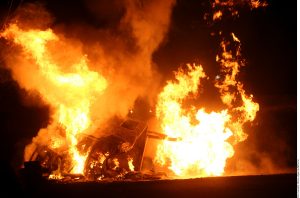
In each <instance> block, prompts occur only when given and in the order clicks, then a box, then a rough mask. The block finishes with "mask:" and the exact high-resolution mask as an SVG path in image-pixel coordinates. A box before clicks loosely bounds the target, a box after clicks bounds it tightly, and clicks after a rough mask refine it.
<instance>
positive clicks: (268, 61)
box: [0, 0, 297, 183]
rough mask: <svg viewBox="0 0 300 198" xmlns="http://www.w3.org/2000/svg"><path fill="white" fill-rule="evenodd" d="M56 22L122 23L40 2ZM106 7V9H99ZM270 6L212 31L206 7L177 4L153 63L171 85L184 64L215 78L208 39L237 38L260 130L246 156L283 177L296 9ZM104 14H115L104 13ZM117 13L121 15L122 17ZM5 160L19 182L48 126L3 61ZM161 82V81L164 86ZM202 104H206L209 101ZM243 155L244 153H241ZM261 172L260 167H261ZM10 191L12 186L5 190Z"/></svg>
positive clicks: (288, 148)
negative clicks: (26, 151) (27, 147)
mask: <svg viewBox="0 0 300 198" xmlns="http://www.w3.org/2000/svg"><path fill="white" fill-rule="evenodd" d="M27 2H36V1H27V0H23V1H20V0H19V1H18V0H15V1H13V0H2V1H1V2H0V19H1V20H0V22H1V25H2V24H4V23H5V21H7V19H8V17H9V16H11V15H12V14H13V12H14V10H16V9H17V8H18V7H19V6H22V5H23V4H25V3H27ZM39 2H42V3H44V4H45V6H46V8H47V9H48V10H49V11H50V13H52V14H53V16H55V23H57V24H61V23H62V24H70V25H72V24H78V23H83V24H89V25H91V26H94V27H96V28H102V27H103V28H105V27H107V26H110V25H111V24H114V23H116V21H118V20H119V18H120V17H121V15H118V14H117V15H111V14H110V12H103V13H104V14H103V16H102V17H99V16H98V15H97V16H96V15H94V14H93V13H92V12H91V11H90V8H88V6H87V3H86V1H83V0H82V1H59V0H49V1H45V0H44V1H39ZM100 2H104V1H100ZM268 3H269V6H268V7H266V8H261V9H257V10H252V11H250V9H247V8H241V10H240V17H239V18H225V19H224V20H223V21H222V22H218V23H215V24H207V21H204V20H203V15H204V13H205V12H206V11H209V7H208V3H207V2H206V1H199V0H189V1H184V0H178V1H177V4H176V6H175V7H174V10H173V15H172V21H171V25H170V31H169V33H168V35H167V38H166V40H165V41H164V42H163V44H162V45H161V47H160V48H159V49H158V50H157V51H156V52H155V53H154V55H153V60H154V62H155V63H156V64H157V70H158V71H159V72H160V73H161V74H162V76H163V80H166V79H169V78H171V76H172V75H173V73H172V71H174V70H176V68H177V67H178V66H179V65H184V64H185V63H193V62H196V63H201V64H202V65H203V67H204V70H205V71H206V73H208V74H209V75H211V76H215V75H217V74H218V69H219V68H218V65H217V64H216V62H215V55H216V53H217V52H218V50H219V47H218V45H219V41H220V40H219V38H218V37H213V36H210V33H211V32H216V31H218V30H223V32H224V34H225V35H226V33H227V34H228V33H230V32H234V33H235V34H236V35H237V36H238V37H239V38H240V40H241V42H242V53H243V57H244V58H245V59H246V61H247V66H246V67H244V68H242V71H241V76H240V79H241V81H242V82H244V83H245V89H246V91H247V92H248V93H252V94H253V95H254V96H255V97H254V100H255V101H257V102H258V103H259V104H260V111H259V113H258V115H257V119H256V121H255V125H254V126H253V127H251V129H249V131H248V132H249V138H248V140H247V141H246V142H245V143H243V146H242V147H244V148H246V149H247V148H255V150H256V152H249V158H251V159H252V161H253V163H257V164H258V166H260V160H261V159H260V158H259V156H258V155H257V153H264V154H265V155H266V156H268V158H270V159H271V161H272V162H273V163H274V164H275V166H276V167H277V168H278V169H289V168H294V169H295V168H296V147H297V139H296V138H297V123H296V117H297V108H296V107H297V106H296V105H297V102H296V100H297V91H296V89H297V87H296V86H297V85H296V83H297V82H296V81H297V76H296V75H297V74H296V73H297V62H296V61H297V56H296V52H297V44H296V40H297V37H296V34H297V30H296V28H297V25H296V13H297V12H296V1H278V0H277V1H276V0H273V1H268ZM100 5H102V6H103V11H105V10H106V9H108V10H110V9H113V7H110V6H108V7H105V3H100ZM118 13H120V12H118ZM0 65H1V67H0V133H1V144H0V150H1V153H0V158H1V166H4V168H1V171H3V175H4V176H7V177H8V178H11V179H10V180H8V181H11V182H13V181H15V180H13V179H12V178H13V177H14V171H13V170H14V168H16V167H14V166H15V164H16V163H15V160H16V159H17V158H18V156H17V155H18V153H19V152H17V151H18V150H22V149H23V146H24V144H25V143H26V142H28V141H30V139H31V138H32V137H33V136H35V135H36V134H37V132H38V130H39V129H40V128H41V127H43V126H46V125H47V122H48V119H49V116H48V113H49V109H48V107H47V106H44V105H41V104H39V105H37V106H35V105H32V104H31V105H28V104H26V103H25V102H24V101H23V100H22V98H24V96H26V91H25V90H21V89H20V87H19V86H18V84H17V83H16V82H15V81H13V80H12V78H11V76H10V72H9V71H7V70H6V69H4V67H3V66H5V63H4V62H3V60H2V59H0ZM162 82H164V81H162ZM204 102H205V101H204ZM237 155H239V153H237ZM262 168H263V167H262ZM8 183H10V182H8Z"/></svg>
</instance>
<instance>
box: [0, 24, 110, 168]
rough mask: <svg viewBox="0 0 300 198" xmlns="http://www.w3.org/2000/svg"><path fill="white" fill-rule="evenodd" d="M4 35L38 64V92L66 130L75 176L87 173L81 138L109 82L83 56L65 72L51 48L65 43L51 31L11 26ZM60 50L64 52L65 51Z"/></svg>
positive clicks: (26, 56)
mask: <svg viewBox="0 0 300 198" xmlns="http://www.w3.org/2000/svg"><path fill="white" fill-rule="evenodd" d="M0 36H1V37H4V38H5V39H7V40H12V41H13V42H14V43H15V44H17V45H19V46H21V47H22V50H23V53H24V55H25V56H24V58H25V59H28V60H30V61H33V64H36V66H37V70H38V74H39V75H40V76H41V78H42V79H43V80H42V81H41V82H39V83H38V84H36V85H34V86H35V87H34V89H35V90H37V91H38V92H39V93H40V94H41V96H42V97H43V99H44V100H45V101H46V102H48V103H49V104H50V105H51V106H52V107H54V108H55V111H54V115H53V124H58V125H59V126H61V127H62V128H63V129H64V130H65V138H66V143H67V147H68V151H69V154H70V156H71V158H72V166H73V168H72V170H71V173H83V169H84V163H85V159H86V157H87V154H81V153H80V152H79V151H78V150H77V147H76V146H77V135H78V134H80V133H82V132H83V131H85V130H86V129H88V128H89V126H90V124H91V119H90V108H91V105H92V103H93V99H94V97H95V95H97V94H101V92H102V91H103V90H104V89H105V88H106V86H107V82H106V80H105V79H104V78H103V77H102V76H100V75H99V73H97V72H94V71H91V70H89V67H88V59H87V57H86V56H84V55H82V57H79V59H80V60H79V62H77V63H75V64H73V65H69V66H68V68H67V70H68V72H65V70H64V69H65V68H62V67H63V66H62V65H60V63H57V62H56V61H54V60H53V58H52V51H50V50H49V48H48V45H49V44H53V43H54V44H56V43H59V42H62V41H60V37H58V36H57V35H56V34H55V33H54V32H53V31H52V30H51V29H47V30H38V29H31V30H22V29H20V28H19V27H18V25H16V24H10V25H9V26H8V27H7V28H6V29H5V30H4V31H3V32H2V33H1V35H0ZM57 50H62V52H63V50H64V49H57ZM33 78H34V77H33ZM49 138H51V137H49ZM56 141H57V142H56ZM52 142H53V143H52V146H53V147H54V148H57V147H59V146H61V145H62V144H61V142H60V140H58V139H57V138H56V139H55V138H53V141H52ZM50 146H51V145H50Z"/></svg>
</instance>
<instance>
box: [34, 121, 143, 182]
mask: <svg viewBox="0 0 300 198" xmlns="http://www.w3.org/2000/svg"><path fill="white" fill-rule="evenodd" d="M110 131H111V132H109V133H108V134H109V135H107V136H105V137H101V138H96V137H94V136H91V135H84V134H82V135H81V137H80V138H78V140H79V141H78V144H77V149H78V152H79V153H80V154H81V155H84V156H87V157H86V160H85V164H84V167H83V169H84V172H83V174H74V173H72V170H73V169H74V164H72V163H70V162H72V160H70V159H69V157H70V156H69V155H68V150H64V151H60V152H56V151H55V150H53V149H51V147H47V146H43V145H37V147H36V149H35V150H34V152H33V153H32V155H31V156H30V158H29V161H36V162H38V163H39V164H40V165H41V168H42V170H43V175H44V176H45V177H47V178H49V179H64V178H85V179H86V180H102V179H105V178H118V177H124V176H125V175H126V174H127V173H128V172H130V171H131V172H134V171H139V170H140V169H141V165H142V164H141V162H142V157H143V151H144V146H145V141H146V133H147V125H146V124H145V123H142V122H139V121H136V120H132V119H128V120H126V121H124V122H123V123H122V124H121V125H120V126H118V127H114V128H111V129H110Z"/></svg>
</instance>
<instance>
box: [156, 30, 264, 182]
mask: <svg viewBox="0 0 300 198" xmlns="http://www.w3.org/2000/svg"><path fill="white" fill-rule="evenodd" d="M232 39H233V41H234V42H235V43H236V44H237V45H236V52H235V53H234V54H233V53H232V51H230V50H227V47H228V44H229V43H228V42H225V41H223V42H221V49H222V53H221V54H220V55H218V56H217V58H216V60H217V62H219V63H220V65H221V72H222V74H223V75H224V80H222V81H221V82H220V81H218V82H216V84H215V86H216V87H217V88H218V89H219V92H220V94H221V96H220V97H221V100H222V102H223V103H224V104H225V105H226V106H227V109H224V110H222V111H219V112H206V111H205V109H204V108H200V109H196V108H195V107H190V108H186V107H183V102H184V99H187V98H189V97H191V96H194V95H195V94H197V92H198V87H199V85H200V80H201V79H203V78H205V76H206V75H205V74H204V72H203V69H202V67H201V66H196V65H193V66H191V65H188V66H187V70H188V71H187V72H184V71H183V69H180V70H179V71H178V72H177V73H175V78H176V81H175V82H173V81H169V82H168V83H167V85H166V86H165V87H164V89H163V91H162V92H161V93H160V94H159V96H158V102H157V106H156V116H157V118H158V119H159V120H160V122H161V128H162V130H163V132H164V133H165V134H166V135H167V136H168V137H175V138H177V141H168V140H167V139H166V140H164V141H162V142H161V143H160V144H159V145H158V147H157V152H156V157H155V163H156V164H158V165H160V166H163V167H168V168H169V169H170V170H171V171H172V172H173V173H174V174H175V175H176V176H177V177H179V178H189V177H204V176H218V175H222V174H224V168H225V166H226V160H227V159H228V158H230V157H232V156H233V155H234V148H233V144H234V143H237V142H240V141H244V140H245V139H246V138H247V134H245V133H244V131H243V124H244V123H245V122H251V121H253V120H254V118H255V115H256V112H257V111H258V110H259V105H258V104H257V103H255V102H253V101H252V98H253V96H252V95H250V96H247V95H246V94H245V90H244V89H243V84H242V83H241V82H239V81H237V75H238V73H239V69H240V67H241V66H242V65H243V59H241V57H240V56H241V52H240V49H241V48H240V45H241V44H240V40H239V39H238V38H237V37H236V36H235V35H234V34H233V33H232ZM233 88H234V90H235V91H232V90H233ZM238 99H239V100H240V103H241V105H240V106H239V105H238V104H240V103H238V102H237V101H238ZM233 115H234V116H233ZM230 137H232V138H233V142H230V141H229V138H230Z"/></svg>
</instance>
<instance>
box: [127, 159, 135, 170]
mask: <svg viewBox="0 0 300 198" xmlns="http://www.w3.org/2000/svg"><path fill="white" fill-rule="evenodd" d="M127 160H128V167H129V170H130V171H134V165H133V158H132V157H129V158H128V159H127Z"/></svg>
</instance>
